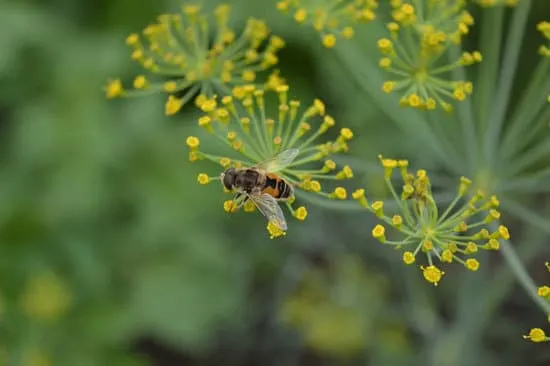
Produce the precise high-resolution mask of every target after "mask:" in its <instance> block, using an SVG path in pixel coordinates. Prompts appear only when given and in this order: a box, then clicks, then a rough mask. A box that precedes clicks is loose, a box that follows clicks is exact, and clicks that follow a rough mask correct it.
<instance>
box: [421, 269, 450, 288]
mask: <svg viewBox="0 0 550 366" xmlns="http://www.w3.org/2000/svg"><path fill="white" fill-rule="evenodd" d="M420 269H421V270H422V273H423V274H424V279H425V280H426V281H428V282H430V283H433V284H434V285H435V286H437V284H438V283H439V281H441V277H443V275H444V274H445V272H443V271H441V270H440V269H439V268H437V267H436V266H434V265H430V266H428V267H423V266H421V267H420Z"/></svg>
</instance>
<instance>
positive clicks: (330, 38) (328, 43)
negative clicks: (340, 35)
mask: <svg viewBox="0 0 550 366" xmlns="http://www.w3.org/2000/svg"><path fill="white" fill-rule="evenodd" d="M335 44H336V36H335V35H334V34H325V35H324V36H323V46H325V47H326V48H332V47H334V45H335Z"/></svg>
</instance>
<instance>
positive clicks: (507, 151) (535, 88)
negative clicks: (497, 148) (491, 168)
mask: <svg viewBox="0 0 550 366" xmlns="http://www.w3.org/2000/svg"><path fill="white" fill-rule="evenodd" d="M549 72H550V60H548V59H546V58H544V59H542V60H540V61H539V63H538V64H537V67H536V69H535V71H534V72H533V73H532V74H531V78H530V79H529V83H528V84H527V89H526V90H524V91H523V96H522V98H521V99H520V101H519V103H518V107H517V108H516V110H515V111H514V114H513V115H512V117H511V118H510V123H509V125H510V128H509V129H508V131H506V134H505V136H504V140H503V143H502V146H501V153H502V154H504V156H507V157H509V156H512V155H513V154H515V153H517V152H518V151H519V150H521V147H520V146H522V144H523V143H524V142H525V141H524V139H523V138H518V137H520V136H523V134H524V132H526V131H529V130H531V129H532V128H533V125H534V123H535V121H536V120H537V118H536V116H537V113H538V112H539V111H540V110H541V108H542V107H543V106H544V105H546V104H547V101H546V97H547V96H546V95H544V89H545V88H546V89H548V88H549V85H550V80H549V78H548V73H549Z"/></svg>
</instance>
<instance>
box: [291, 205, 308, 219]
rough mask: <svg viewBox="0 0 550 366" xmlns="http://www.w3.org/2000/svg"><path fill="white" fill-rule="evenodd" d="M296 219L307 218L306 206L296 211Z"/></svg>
mask: <svg viewBox="0 0 550 366" xmlns="http://www.w3.org/2000/svg"><path fill="white" fill-rule="evenodd" d="M294 217H295V218H297V219H298V220H301V221H303V220H305V219H306V217H307V210H306V208H305V207H304V206H301V207H298V208H297V209H296V211H294Z"/></svg>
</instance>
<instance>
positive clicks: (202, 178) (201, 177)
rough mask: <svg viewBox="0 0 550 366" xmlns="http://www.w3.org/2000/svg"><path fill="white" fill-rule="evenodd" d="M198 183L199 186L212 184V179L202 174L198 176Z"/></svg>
mask: <svg viewBox="0 0 550 366" xmlns="http://www.w3.org/2000/svg"><path fill="white" fill-rule="evenodd" d="M197 182H198V183H199V184H203V185H204V184H208V183H210V177H209V176H208V175H206V174H204V173H200V174H199V175H198V176H197Z"/></svg>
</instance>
